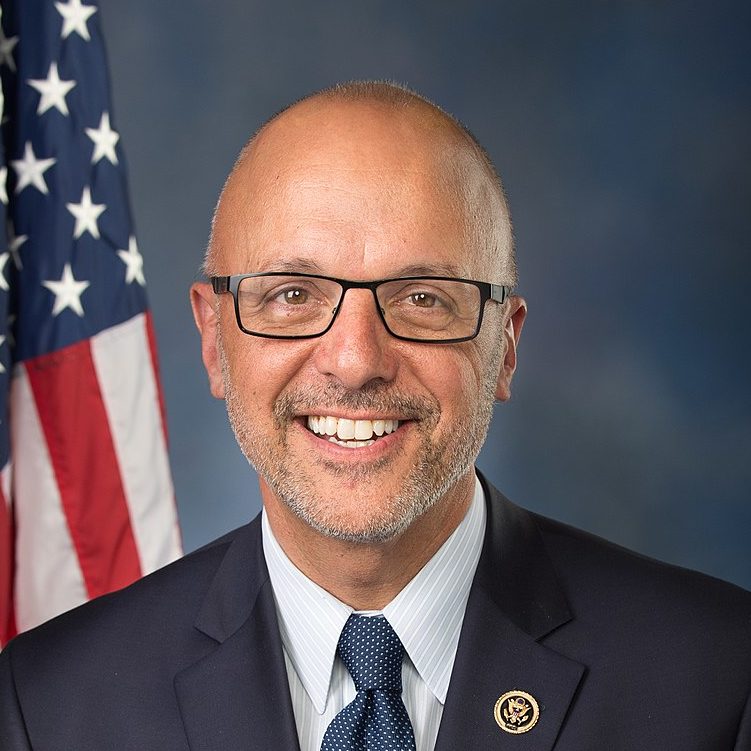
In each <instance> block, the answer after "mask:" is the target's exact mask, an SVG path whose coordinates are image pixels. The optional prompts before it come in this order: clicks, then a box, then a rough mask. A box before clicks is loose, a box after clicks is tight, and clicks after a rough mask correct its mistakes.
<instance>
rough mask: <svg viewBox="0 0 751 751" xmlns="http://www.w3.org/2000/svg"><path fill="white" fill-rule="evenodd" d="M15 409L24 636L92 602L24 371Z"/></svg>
mask: <svg viewBox="0 0 751 751" xmlns="http://www.w3.org/2000/svg"><path fill="white" fill-rule="evenodd" d="M11 403H12V404H13V409H12V410H11V421H10V429H11V436H12V438H11V440H12V444H13V447H14V452H13V453H14V455H13V477H12V484H13V495H14V497H15V498H23V499H24V500H23V503H18V504H15V507H14V513H15V521H16V579H15V592H16V602H15V612H16V624H17V626H18V630H19V631H25V630H26V629H29V628H32V627H34V626H36V625H38V624H40V623H42V622H43V621H46V620H48V619H49V618H52V617H53V616H55V615H57V614H58V613H61V612H63V611H65V610H69V609H70V608H72V607H75V606H76V605H80V604H81V603H82V602H85V601H86V600H87V599H88V598H87V592H86V585H85V583H84V579H83V574H82V573H81V568H80V566H79V564H78V557H77V555H76V551H75V548H74V547H73V541H72V539H71V536H70V531H69V529H68V523H67V520H66V518H65V514H64V513H63V508H62V505H61V500H60V493H59V491H58V488H57V482H56V480H55V473H54V471H53V469H52V464H51V462H50V458H49V452H48V451H47V443H46V441H45V438H44V433H43V432H42V426H41V423H40V422H39V415H38V413H37V410H36V406H35V404H34V397H33V395H32V392H31V387H30V385H29V379H28V375H27V373H26V368H25V367H24V366H23V365H18V366H17V367H16V368H15V370H14V373H13V378H12V379H11Z"/></svg>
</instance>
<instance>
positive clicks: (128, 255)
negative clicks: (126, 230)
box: [117, 235, 146, 287]
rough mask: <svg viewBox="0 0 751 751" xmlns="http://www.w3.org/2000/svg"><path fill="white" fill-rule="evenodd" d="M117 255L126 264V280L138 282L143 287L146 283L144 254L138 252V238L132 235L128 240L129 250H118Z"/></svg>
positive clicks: (127, 281)
mask: <svg viewBox="0 0 751 751" xmlns="http://www.w3.org/2000/svg"><path fill="white" fill-rule="evenodd" d="M117 255H119V256H120V260H121V261H122V262H123V263H124V264H125V282H126V284H131V283H132V282H138V283H139V284H140V285H141V286H142V287H143V286H144V285H145V284H146V280H145V279H144V278H143V256H142V255H141V254H140V253H139V252H138V244H137V243H136V238H135V237H134V236H133V235H131V236H130V240H129V241H128V250H118V251H117Z"/></svg>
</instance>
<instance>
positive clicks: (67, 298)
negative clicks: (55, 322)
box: [42, 263, 90, 318]
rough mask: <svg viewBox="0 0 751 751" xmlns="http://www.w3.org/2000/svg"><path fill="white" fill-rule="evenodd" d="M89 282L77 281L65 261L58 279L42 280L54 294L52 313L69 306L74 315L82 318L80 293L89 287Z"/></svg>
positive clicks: (43, 284) (58, 313)
mask: <svg viewBox="0 0 751 751" xmlns="http://www.w3.org/2000/svg"><path fill="white" fill-rule="evenodd" d="M89 285H90V282H87V281H79V280H77V279H75V278H74V276H73V271H72V269H71V268H70V264H69V263H66V264H65V268H64V269H63V275H62V276H61V277H60V280H59V281H55V280H54V279H47V280H45V281H43V282H42V286H43V287H46V288H47V289H48V290H49V291H50V292H52V294H53V295H55V304H54V305H53V306H52V315H53V317H54V316H58V315H60V313H62V312H63V311H64V310H65V309H66V308H70V309H71V310H72V311H73V312H74V313H75V314H76V315H78V316H80V317H81V318H83V305H81V295H82V294H83V293H84V291H85V290H86V289H87V288H88V287H89Z"/></svg>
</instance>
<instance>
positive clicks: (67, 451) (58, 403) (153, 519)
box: [0, 0, 180, 645]
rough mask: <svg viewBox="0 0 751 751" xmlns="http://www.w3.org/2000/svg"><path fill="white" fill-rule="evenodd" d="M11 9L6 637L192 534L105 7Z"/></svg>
mask: <svg viewBox="0 0 751 751" xmlns="http://www.w3.org/2000/svg"><path fill="white" fill-rule="evenodd" d="M0 13H1V14H2V32H0V73H1V75H2V91H3V95H4V96H3V98H4V101H3V115H2V139H1V140H2V143H1V144H0V148H1V153H0V200H1V201H2V204H3V206H2V208H4V211H0V215H1V216H0V221H1V222H3V223H4V224H5V232H2V229H3V228H2V227H0V237H2V236H3V235H6V234H7V238H8V240H7V244H6V245H5V246H4V249H3V250H2V252H0V400H1V402H0V467H2V471H1V473H0V480H1V481H0V645H1V644H2V643H4V642H5V641H7V639H8V638H9V637H10V636H12V635H13V634H14V633H15V632H17V631H23V630H25V629H27V628H30V627H32V626H34V625H36V624H38V623H40V622H42V621H44V620H47V619H48V618H50V617H52V616H54V615H56V614H57V613H59V612H62V611H63V610H67V609H69V608H71V607H73V606H74V605H77V604H79V603H81V602H83V601H85V600H87V599H89V598H92V597H95V596H97V595H100V594H104V593H105V592H108V591H111V590H113V589H117V588H119V587H122V586H124V585H126V584H128V583H130V582H131V581H133V580H135V579H137V578H138V577H140V576H141V575H143V574H145V573H147V572H149V571H152V570H154V569H155V568H158V567H160V566H162V565H164V564H165V563H168V562H169V561H171V560H173V559H174V558H176V557H178V556H179V554H180V536H179V530H178V526H177V518H176V512H175V504H174V494H173V487H172V480H171V476H170V470H169V465H168V459H167V449H166V435H165V422H164V410H163V402H162V398H161V391H160V385H159V381H158V377H157V368H156V351H155V345H154V334H153V329H152V322H151V317H150V314H149V311H148V305H147V300H146V292H145V281H144V275H143V258H142V256H141V254H140V252H139V249H138V245H137V243H136V238H135V236H134V232H133V223H132V220H131V212H130V206H129V203H128V197H127V186H126V178H125V170H124V166H123V154H122V151H121V145H120V141H119V134H118V133H117V130H116V121H115V118H114V115H113V111H112V107H111V104H110V100H109V93H108V90H109V83H108V73H107V67H106V60H105V52H104V45H103V40H102V35H101V30H100V27H99V11H98V9H97V7H96V5H95V4H93V3H92V2H87V3H86V4H84V3H83V2H82V0H61V1H60V2H56V1H55V0H3V2H2V6H1V8H0ZM2 247H3V246H2V241H0V248H2Z"/></svg>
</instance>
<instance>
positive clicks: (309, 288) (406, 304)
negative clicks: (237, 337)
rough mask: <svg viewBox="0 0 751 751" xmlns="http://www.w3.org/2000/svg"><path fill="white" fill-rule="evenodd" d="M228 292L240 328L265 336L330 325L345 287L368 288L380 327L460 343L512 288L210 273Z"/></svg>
mask: <svg viewBox="0 0 751 751" xmlns="http://www.w3.org/2000/svg"><path fill="white" fill-rule="evenodd" d="M210 281H211V286H212V287H213V289H214V292H215V293H216V294H218V295H220V294H224V293H227V292H229V293H230V294H231V295H232V297H233V298H234V302H235V317H236V318H237V325H238V326H239V327H240V330H241V331H243V332H245V333H246V334H250V335H251V336H262V337H267V338H269V339H309V338H312V337H316V336H322V335H323V334H325V333H326V332H327V331H328V330H329V329H330V328H331V326H332V325H333V323H334V321H335V320H336V316H337V313H338V312H339V310H340V309H341V304H342V301H343V299H344V295H345V294H346V292H347V290H349V289H369V290H370V291H371V292H372V293H373V297H374V299H375V302H376V309H377V310H378V314H379V315H380V317H381V320H382V321H383V325H384V326H385V327H386V330H387V331H388V332H389V333H390V334H391V335H392V336H394V337H396V338H397V339H403V340H404V341H408V342H442V343H444V344H450V343H453V342H465V341H467V340H469V339H474V337H476V336H477V334H478V333H479V331H480V326H481V325H482V316H483V311H484V310H485V303H486V302H487V301H488V300H492V301H493V302H497V303H499V304H503V303H504V302H505V301H506V300H507V299H508V297H509V295H510V294H511V287H509V286H504V285H498V284H490V283H488V282H476V281H473V280H471V279H453V278H451V277H444V276H421V277H416V276H414V277H413V276H408V277H403V278H401V279H382V280H379V281H373V282H353V281H350V280H347V279H334V278H332V277H328V276H320V275H318V274H289V273H286V272H277V271H272V272H268V273H260V274H235V275H233V276H213V277H211V279H210Z"/></svg>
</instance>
